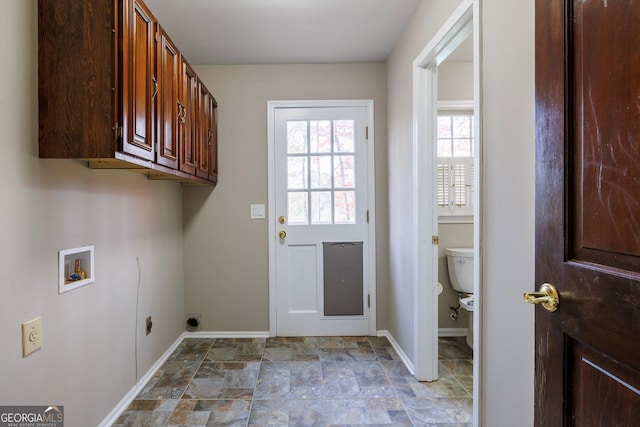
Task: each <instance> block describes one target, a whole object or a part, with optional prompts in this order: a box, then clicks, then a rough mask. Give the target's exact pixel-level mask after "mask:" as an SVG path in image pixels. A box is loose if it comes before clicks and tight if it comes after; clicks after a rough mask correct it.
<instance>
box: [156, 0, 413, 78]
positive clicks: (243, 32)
mask: <svg viewBox="0 0 640 427" xmlns="http://www.w3.org/2000/svg"><path fill="white" fill-rule="evenodd" d="M144 1H145V3H146V4H147V6H149V8H150V9H151V11H152V12H153V14H154V15H155V17H156V18H157V19H158V21H159V22H160V24H161V25H162V26H163V27H164V28H165V30H166V31H167V33H169V35H170V36H171V39H172V40H173V41H174V43H175V44H176V45H177V47H178V49H180V51H181V52H182V53H183V54H184V55H185V57H186V58H187V60H188V61H189V62H190V63H192V64H194V65H195V64H198V65H203V64H275V63H341V62H384V61H385V60H386V59H387V57H388V56H389V54H390V53H391V51H392V50H393V48H394V47H395V45H396V43H397V42H398V40H399V39H400V37H401V36H402V34H403V31H404V29H405V27H406V26H407V24H408V23H409V21H410V20H411V17H412V16H413V14H414V12H415V10H416V8H417V7H418V4H419V3H420V1H421V0H181V1H177V0H144Z"/></svg>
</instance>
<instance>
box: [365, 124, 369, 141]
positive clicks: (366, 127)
mask: <svg viewBox="0 0 640 427" xmlns="http://www.w3.org/2000/svg"><path fill="white" fill-rule="evenodd" d="M364 139H366V140H367V141H368V140H369V126H365V127H364Z"/></svg>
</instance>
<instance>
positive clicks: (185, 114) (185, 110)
mask: <svg viewBox="0 0 640 427" xmlns="http://www.w3.org/2000/svg"><path fill="white" fill-rule="evenodd" d="M185 117H187V107H185V106H184V104H183V105H182V116H180V121H182V123H184V122H185V120H184V119H185Z"/></svg>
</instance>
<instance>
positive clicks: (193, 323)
mask: <svg viewBox="0 0 640 427" xmlns="http://www.w3.org/2000/svg"><path fill="white" fill-rule="evenodd" d="M199 327H200V314H188V315H187V330H188V331H195V330H196V329H198V328H199Z"/></svg>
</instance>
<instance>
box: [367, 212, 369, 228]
mask: <svg viewBox="0 0 640 427" xmlns="http://www.w3.org/2000/svg"><path fill="white" fill-rule="evenodd" d="M367 224H369V209H367Z"/></svg>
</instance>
